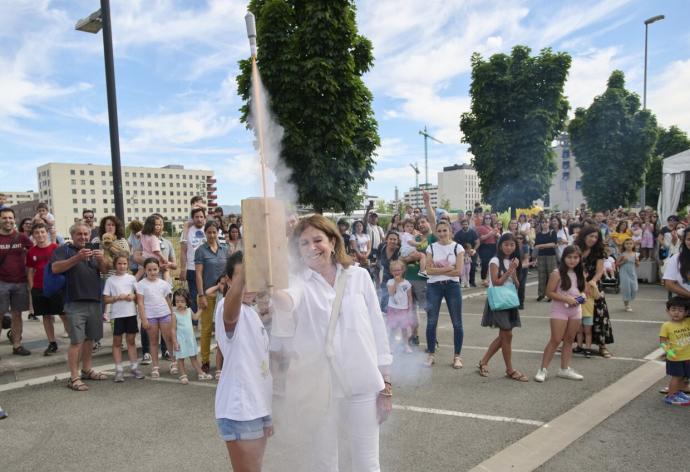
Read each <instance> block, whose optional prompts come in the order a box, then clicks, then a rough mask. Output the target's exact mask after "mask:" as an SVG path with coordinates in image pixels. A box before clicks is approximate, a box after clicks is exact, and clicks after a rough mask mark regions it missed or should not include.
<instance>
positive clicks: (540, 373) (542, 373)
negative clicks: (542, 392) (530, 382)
mask: <svg viewBox="0 0 690 472" xmlns="http://www.w3.org/2000/svg"><path fill="white" fill-rule="evenodd" d="M547 373H548V372H547V371H546V369H544V368H543V367H542V368H541V369H539V370H538V371H537V375H535V376H534V381H535V382H543V381H544V380H546V374H547Z"/></svg>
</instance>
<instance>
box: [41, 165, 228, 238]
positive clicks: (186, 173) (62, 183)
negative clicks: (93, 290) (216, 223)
mask: <svg viewBox="0 0 690 472" xmlns="http://www.w3.org/2000/svg"><path fill="white" fill-rule="evenodd" d="M37 176H38V198H39V200H40V201H42V202H46V203H47V204H48V207H49V208H50V211H51V212H52V213H53V214H54V215H55V222H56V225H57V230H58V232H59V233H60V234H64V235H67V234H68V231H69V227H70V226H71V225H72V224H73V223H74V222H75V221H77V220H79V219H81V215H82V211H83V210H84V209H90V210H93V212H94V214H95V216H96V220H98V219H100V218H102V217H103V216H106V215H114V214H115V197H114V191H113V175H112V170H111V167H110V166H107V165H94V164H69V163H49V164H45V165H42V166H41V167H39V168H38V169H37ZM215 183H216V180H215V179H214V177H213V171H210V170H196V169H185V168H184V166H181V165H168V166H165V167H161V168H157V167H156V168H154V167H129V166H125V167H122V194H123V203H124V210H125V221H124V223H125V225H126V224H127V223H128V222H130V221H132V220H134V219H137V220H139V221H142V222H143V221H144V220H145V219H146V217H147V216H149V215H151V214H152V213H160V214H162V215H163V216H165V217H166V218H167V219H168V220H169V221H172V222H173V225H174V226H176V227H179V226H180V225H181V224H182V222H184V221H186V220H187V219H188V218H189V200H190V199H191V198H192V197H193V196H195V195H201V196H203V197H204V198H205V199H206V200H207V201H208V205H209V206H210V207H215V206H217V202H216V199H217V197H216V194H215V192H216V186H215Z"/></svg>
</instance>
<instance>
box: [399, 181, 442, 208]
mask: <svg viewBox="0 0 690 472" xmlns="http://www.w3.org/2000/svg"><path fill="white" fill-rule="evenodd" d="M424 192H429V201H430V202H431V206H432V207H434V208H436V207H438V185H432V184H420V185H419V187H413V188H411V189H410V190H409V192H405V193H404V194H403V203H404V204H405V205H410V206H412V207H419V208H424V199H423V198H422V194H423V193H424Z"/></svg>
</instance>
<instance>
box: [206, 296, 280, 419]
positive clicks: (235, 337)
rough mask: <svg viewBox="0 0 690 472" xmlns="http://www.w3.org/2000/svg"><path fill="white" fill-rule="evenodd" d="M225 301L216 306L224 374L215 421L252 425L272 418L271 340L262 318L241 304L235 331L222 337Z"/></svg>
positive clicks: (219, 386) (218, 339)
mask: <svg viewBox="0 0 690 472" xmlns="http://www.w3.org/2000/svg"><path fill="white" fill-rule="evenodd" d="M223 308H224V299H220V300H219V301H218V303H217V304H216V313H215V322H216V341H217V342H218V347H219V348H220V350H221V352H222V353H223V359H224V360H223V371H222V372H221V374H220V380H219V381H218V388H217V389H216V402H215V404H216V418H228V419H231V420H235V421H250V420H255V419H257V418H263V417H264V416H268V415H270V414H271V395H272V393H273V379H272V378H271V372H270V370H269V368H268V362H269V360H268V359H269V352H268V348H269V339H268V333H267V332H266V328H265V327H264V325H263V323H262V322H261V318H260V317H259V314H258V313H257V312H256V310H254V309H253V308H252V307H250V306H247V305H245V304H244V303H243V304H242V307H241V308H240V317H239V319H238V320H237V325H235V331H233V332H229V333H223V331H224V328H223V326H224V323H223Z"/></svg>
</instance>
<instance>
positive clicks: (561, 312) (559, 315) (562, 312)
mask: <svg viewBox="0 0 690 472" xmlns="http://www.w3.org/2000/svg"><path fill="white" fill-rule="evenodd" d="M552 303H555V302H552ZM558 303H559V304H560V305H561V306H559V307H551V319H554V320H563V321H568V320H580V319H582V307H580V306H578V307H574V308H570V307H568V308H566V307H565V306H563V304H562V303H560V302H558Z"/></svg>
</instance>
